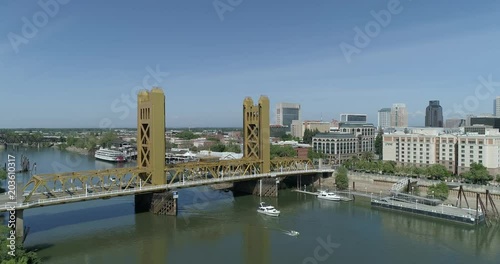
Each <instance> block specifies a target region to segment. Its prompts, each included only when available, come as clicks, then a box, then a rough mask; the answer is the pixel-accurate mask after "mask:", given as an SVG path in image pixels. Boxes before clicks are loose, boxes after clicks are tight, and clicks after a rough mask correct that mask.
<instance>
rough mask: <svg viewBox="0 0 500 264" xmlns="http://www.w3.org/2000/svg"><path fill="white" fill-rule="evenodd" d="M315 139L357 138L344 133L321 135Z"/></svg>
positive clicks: (317, 135)
mask: <svg viewBox="0 0 500 264" xmlns="http://www.w3.org/2000/svg"><path fill="white" fill-rule="evenodd" d="M314 137H315V138H355V137H356V136H355V135H353V134H351V133H342V132H332V133H320V134H316V136H314Z"/></svg>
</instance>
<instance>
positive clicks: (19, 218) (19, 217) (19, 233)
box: [9, 209, 24, 241]
mask: <svg viewBox="0 0 500 264" xmlns="http://www.w3.org/2000/svg"><path fill="white" fill-rule="evenodd" d="M15 212H16V219H15V221H16V230H15V231H16V238H19V239H21V241H22V239H23V238H24V216H23V215H24V210H22V209H18V210H16V211H15ZM9 223H10V218H9Z"/></svg>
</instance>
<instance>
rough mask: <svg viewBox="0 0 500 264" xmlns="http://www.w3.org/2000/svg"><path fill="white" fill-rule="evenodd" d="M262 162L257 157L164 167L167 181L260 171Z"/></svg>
mask: <svg viewBox="0 0 500 264" xmlns="http://www.w3.org/2000/svg"><path fill="white" fill-rule="evenodd" d="M261 166H262V162H261V161H260V160H258V159H238V160H220V161H216V162H186V163H178V164H175V165H170V166H167V167H166V168H165V171H166V173H167V178H168V183H174V182H177V181H182V180H183V178H184V179H185V180H195V179H207V178H220V177H224V176H226V177H228V176H238V175H248V174H254V173H260V168H261Z"/></svg>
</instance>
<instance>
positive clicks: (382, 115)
mask: <svg viewBox="0 0 500 264" xmlns="http://www.w3.org/2000/svg"><path fill="white" fill-rule="evenodd" d="M390 126H391V109H390V108H382V109H380V110H378V128H379V129H381V128H386V127H390Z"/></svg>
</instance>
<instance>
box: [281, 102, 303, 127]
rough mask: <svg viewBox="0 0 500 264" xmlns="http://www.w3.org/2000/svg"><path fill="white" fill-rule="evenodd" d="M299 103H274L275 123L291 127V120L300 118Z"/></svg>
mask: <svg viewBox="0 0 500 264" xmlns="http://www.w3.org/2000/svg"><path fill="white" fill-rule="evenodd" d="M300 117H301V116H300V104H292V103H279V104H277V105H276V124H277V125H281V126H288V127H292V121H293V120H300Z"/></svg>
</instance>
